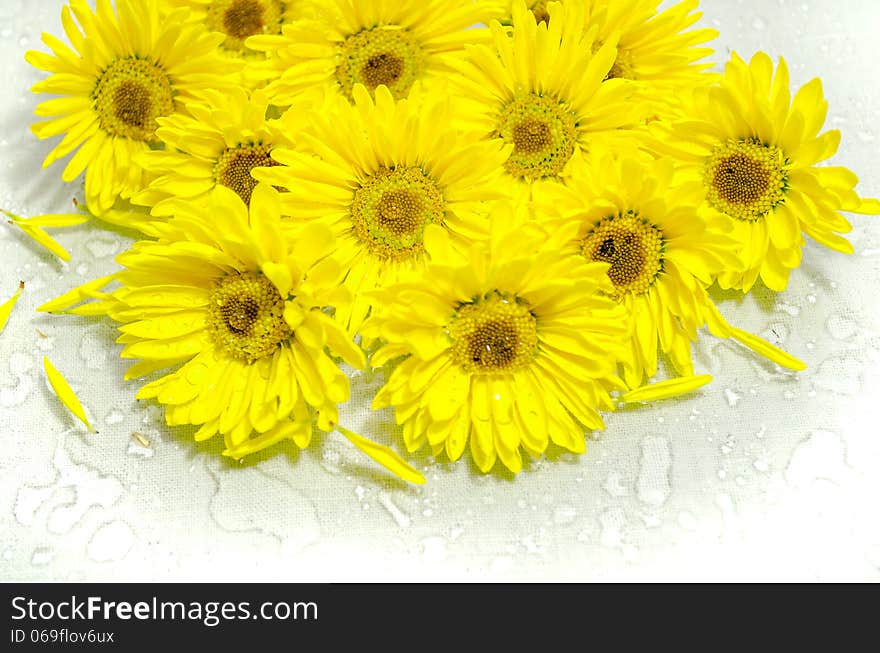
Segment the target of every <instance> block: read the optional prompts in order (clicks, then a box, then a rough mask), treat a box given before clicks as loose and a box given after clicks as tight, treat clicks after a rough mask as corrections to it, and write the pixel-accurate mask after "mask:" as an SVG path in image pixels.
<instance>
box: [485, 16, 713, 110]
mask: <svg viewBox="0 0 880 653" xmlns="http://www.w3.org/2000/svg"><path fill="white" fill-rule="evenodd" d="M488 2H490V3H494V4H497V2H496V1H495V0H488ZM581 2H582V4H583V5H584V18H585V20H586V23H587V27H588V28H594V29H595V30H596V39H597V43H599V44H601V43H604V42H605V41H607V40H609V39H612V38H615V35H617V36H619V38H618V45H617V58H616V59H615V61H614V65H613V66H612V67H611V70H609V71H608V75H607V76H608V78H609V79H611V78H616V77H622V78H625V79H631V80H633V81H640V82H648V83H650V84H651V86H652V87H653V89H654V90H656V94H655V95H656V96H660V95H661V94H662V91H661V87H665V89H666V90H667V91H669V90H671V89H673V88H688V87H692V86H694V85H699V84H703V83H706V81H705V79H706V78H707V76H706V75H704V74H703V73H704V72H705V71H706V70H707V69H708V68H711V66H712V64H708V63H699V62H700V60H701V59H704V58H705V57H707V56H709V55H711V54H712V52H713V50H712V48H708V47H703V45H704V44H705V43H707V42H708V41H711V40H712V39H714V38H717V36H718V32H717V30H714V29H710V28H698V29H690V28H691V27H693V25H694V24H695V23H696V22H697V21H698V20H700V18H701V17H702V15H703V14H702V12H700V11H697V8H698V7H699V4H700V3H699V0H682V1H681V2H678V3H676V4H674V5H672V6H670V7H666V8H665V9H663V10H662V11H659V10H658V8H659V5H660V0H627V1H625V2H622V1H621V0H581ZM514 4H515V3H514V2H512V3H508V6H507V11H506V17H507V19H508V20H510V17H511V16H512V15H513V5H514ZM549 4H550V2H549V1H548V0H528V2H527V5H528V8H529V11H531V12H532V14H533V15H534V17H535V21H536V22H541V21H544V22H547V21H548V20H549V19H550V12H549V8H548V5H549ZM658 99H659V97H658Z"/></svg>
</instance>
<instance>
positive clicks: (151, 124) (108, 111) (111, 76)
mask: <svg viewBox="0 0 880 653" xmlns="http://www.w3.org/2000/svg"><path fill="white" fill-rule="evenodd" d="M92 100H93V101H94V103H95V111H96V112H97V114H98V123H99V124H100V125H101V129H103V130H104V131H105V132H107V133H108V134H110V135H111V136H123V137H125V138H131V139H133V140H137V141H153V140H155V133H156V127H157V126H158V125H157V124H156V118H160V117H161V116H167V115H169V114H171V113H173V111H174V99H173V96H172V92H171V82H170V80H169V79H168V75H166V74H165V71H164V70H163V69H162V68H161V67H160V66H159V65H157V64H155V63H153V62H152V61H150V60H149V59H139V58H136V57H125V58H121V59H115V60H114V61H113V62H112V63H111V64H110V65H109V66H107V67H106V68H105V69H104V70H103V72H102V73H101V74H100V76H99V77H98V83H97V84H96V85H95V89H94V91H92Z"/></svg>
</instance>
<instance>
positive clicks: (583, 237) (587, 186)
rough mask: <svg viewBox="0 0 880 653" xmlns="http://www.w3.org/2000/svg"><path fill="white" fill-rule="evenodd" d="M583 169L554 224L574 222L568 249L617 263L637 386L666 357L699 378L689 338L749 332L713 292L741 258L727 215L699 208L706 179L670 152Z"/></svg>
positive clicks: (612, 266) (779, 358) (792, 362)
mask: <svg viewBox="0 0 880 653" xmlns="http://www.w3.org/2000/svg"><path fill="white" fill-rule="evenodd" d="M575 166H576V167H575V168H574V171H575V172H574V174H572V178H571V179H570V180H569V183H568V185H567V187H566V188H565V189H564V190H561V191H560V192H558V193H557V194H556V196H555V197H554V198H552V199H553V201H554V204H555V205H556V206H557V210H558V211H560V212H562V213H563V214H564V215H565V217H564V218H563V219H562V220H561V221H559V222H557V223H555V224H554V226H550V227H548V228H550V229H556V228H559V229H563V230H564V229H566V228H568V227H570V226H573V227H574V228H575V229H576V233H575V236H574V238H572V240H570V241H569V242H568V243H567V244H566V245H565V248H564V249H563V252H565V253H573V254H578V255H581V256H583V257H584V258H585V259H586V260H587V261H594V262H605V263H608V264H609V268H608V272H607V274H608V278H609V280H610V281H611V283H612V284H613V286H614V289H613V291H612V292H611V293H610V294H611V297H613V298H614V299H615V300H616V301H618V302H619V303H620V304H621V305H622V306H624V307H625V308H626V311H627V314H628V316H629V319H630V320H631V321H632V340H631V347H632V354H633V356H632V359H631V360H629V361H625V362H624V365H623V369H624V378H625V379H626V382H627V384H628V385H629V386H630V387H631V388H638V387H639V386H640V385H641V384H642V383H643V382H645V381H646V379H647V378H651V377H653V376H654V375H655V374H656V373H657V359H658V354H666V355H668V356H669V359H670V360H671V362H672V364H673V366H674V368H675V371H676V372H677V373H678V374H679V375H681V376H687V377H689V376H693V374H694V366H693V361H692V359H691V342H692V341H696V340H697V330H698V329H699V328H701V327H703V326H708V327H709V330H710V331H711V332H712V334H713V335H715V336H717V337H721V338H730V337H734V338H737V335H738V334H739V333H741V332H740V331H739V330H738V329H734V328H732V327H730V325H728V324H727V322H726V321H725V320H724V318H723V317H722V316H721V314H720V313H719V312H718V309H717V308H716V307H715V305H714V303H713V302H712V300H711V299H710V298H709V296H708V295H707V294H706V287H707V286H709V285H710V284H711V283H712V282H713V281H714V279H715V275H716V274H717V273H718V271H719V270H721V269H723V268H725V267H730V266H731V265H735V264H736V260H737V259H736V242H735V241H734V240H733V239H732V238H731V237H730V235H729V234H728V232H729V230H730V227H729V225H728V223H727V220H726V219H725V218H724V217H723V216H720V215H709V216H704V215H703V214H701V213H700V212H699V210H698V209H699V205H700V200H701V195H700V188H699V186H698V185H697V184H693V183H691V184H685V185H682V184H678V183H676V182H675V172H676V170H675V167H674V166H673V164H672V162H671V161H670V160H668V159H660V160H650V159H647V158H645V157H642V158H636V157H635V156H624V157H622V158H621V159H620V160H616V159H615V157H613V156H611V155H605V156H602V157H593V159H592V160H591V161H589V163H586V162H583V161H580V160H578V161H576V162H575ZM556 225H558V226H556ZM737 339H739V340H741V341H742V342H744V344H747V346H751V347H753V348H754V349H756V350H757V351H758V352H759V353H761V354H762V355H765V356H767V357H769V358H771V359H772V360H773V361H774V362H776V363H778V364H780V365H783V366H787V367H794V368H796V369H803V367H804V366H803V364H802V363H801V362H800V361H797V360H796V359H794V358H792V357H791V356H789V355H788V354H786V353H785V352H782V351H781V350H778V349H777V348H776V347H774V346H773V345H771V344H770V343H766V342H764V341H763V340H761V339H760V338H758V337H757V336H751V337H748V336H747V337H746V338H737ZM658 343H659V347H658Z"/></svg>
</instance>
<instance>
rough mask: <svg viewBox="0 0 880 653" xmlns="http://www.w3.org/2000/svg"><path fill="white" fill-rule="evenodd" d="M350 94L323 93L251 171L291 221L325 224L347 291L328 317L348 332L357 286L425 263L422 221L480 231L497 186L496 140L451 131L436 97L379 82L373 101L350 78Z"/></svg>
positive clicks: (457, 240)
mask: <svg viewBox="0 0 880 653" xmlns="http://www.w3.org/2000/svg"><path fill="white" fill-rule="evenodd" d="M354 99H355V104H354V105H351V104H349V102H348V101H347V100H344V99H342V98H338V97H336V98H330V99H329V102H328V105H327V106H326V107H325V109H324V110H323V111H319V112H316V114H315V116H314V118H313V120H312V121H311V124H309V125H307V126H305V127H304V128H302V130H301V131H299V132H298V133H297V134H296V139H297V145H298V147H297V149H296V150H291V149H284V148H278V149H276V150H275V151H274V152H273V158H275V159H276V160H277V161H279V162H280V163H282V164H283V165H281V166H277V167H273V168H263V169H260V170H258V171H255V175H256V176H257V177H258V178H259V179H260V180H261V181H265V182H267V183H270V184H272V185H274V186H279V187H282V188H285V189H287V190H288V191H289V192H286V193H282V196H281V197H282V199H281V201H282V206H283V213H284V215H286V216H290V218H291V220H292V223H293V224H294V225H302V224H309V223H311V222H319V223H322V224H326V225H328V226H329V227H330V228H331V229H332V231H333V233H334V235H335V236H336V239H337V243H338V244H337V248H338V249H337V252H336V257H337V259H338V260H339V261H340V263H341V264H342V266H343V271H344V274H345V285H346V286H347V287H348V288H349V289H350V290H351V291H352V293H353V295H354V298H353V302H352V303H351V304H350V305H348V306H345V307H337V311H336V317H337V319H339V320H340V321H341V322H342V323H343V324H344V325H345V326H346V327H347V328H349V329H350V330H351V331H352V332H354V331H357V329H358V328H359V326H360V324H361V322H363V320H364V318H365V317H366V316H367V313H368V312H369V309H370V301H371V300H370V299H369V297H368V296H367V295H365V294H364V291H368V290H372V289H373V288H376V287H378V286H383V285H386V284H388V283H392V282H394V281H396V280H397V279H398V278H399V276H400V275H401V274H404V273H407V272H408V271H410V270H413V269H417V268H419V267H420V266H422V265H423V264H424V259H425V253H424V234H425V229H426V227H427V226H428V225H431V224H435V225H438V226H439V227H442V228H443V229H444V230H446V231H447V232H448V233H449V234H450V237H451V240H452V242H453V244H454V245H455V246H456V247H458V248H460V249H461V248H466V247H467V245H468V244H469V243H470V241H471V240H473V239H474V238H480V237H485V234H486V227H487V223H486V218H485V211H484V209H483V207H482V203H483V202H484V201H486V200H491V199H494V198H497V197H499V196H500V195H499V193H498V191H496V190H495V189H494V188H493V180H494V179H495V178H496V177H497V174H498V170H499V168H500V165H501V163H502V162H503V161H504V158H505V157H506V152H505V149H504V147H503V145H502V143H501V141H500V140H494V141H484V140H480V139H477V138H476V137H473V136H468V135H466V134H462V133H460V132H459V131H457V130H456V129H455V128H454V127H453V126H452V125H451V124H450V123H451V113H450V107H449V104H448V102H446V101H445V100H444V99H443V98H441V97H438V96H435V95H430V96H427V95H422V94H414V95H413V96H412V97H411V98H409V99H405V100H400V101H395V100H394V98H393V97H392V95H391V92H390V91H389V90H388V89H387V88H386V87H384V86H380V87H379V88H378V89H376V92H375V101H374V100H373V98H372V97H371V96H370V94H369V93H368V92H367V90H366V88H364V87H363V86H360V85H358V86H356V87H355V90H354ZM291 120H293V121H298V120H299V117H298V112H295V111H292V110H291V111H288V112H287V113H286V114H285V116H284V117H283V118H282V125H287V124H288V122H289V121H291ZM292 130H293V128H291V130H290V131H292ZM292 237H293V238H296V236H295V234H294V235H293V236H292Z"/></svg>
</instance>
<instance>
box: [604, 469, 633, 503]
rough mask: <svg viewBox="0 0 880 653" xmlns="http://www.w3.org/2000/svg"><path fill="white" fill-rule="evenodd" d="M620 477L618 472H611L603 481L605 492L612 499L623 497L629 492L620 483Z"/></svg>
mask: <svg viewBox="0 0 880 653" xmlns="http://www.w3.org/2000/svg"><path fill="white" fill-rule="evenodd" d="M622 479H623V477H622V475H621V474H620V472H611V473H609V474H608V478H607V479H606V480H605V485H604V486H603V487H604V488H605V491H606V492H607V493H608V494H610V495H611V496H613V497H625V496H626V495H627V494H629V490H628V489H627V488H626V486H625V485H624V484H623V483H622Z"/></svg>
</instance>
